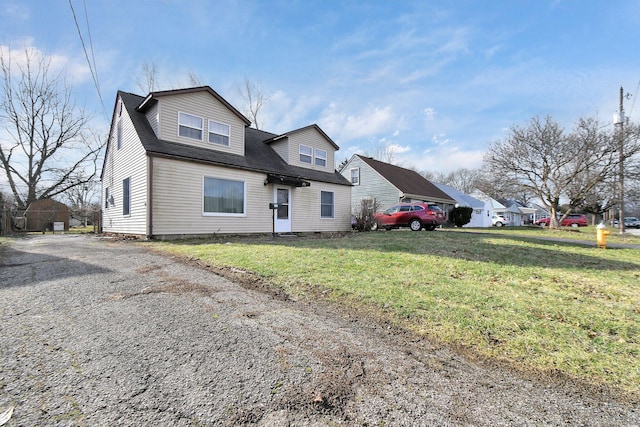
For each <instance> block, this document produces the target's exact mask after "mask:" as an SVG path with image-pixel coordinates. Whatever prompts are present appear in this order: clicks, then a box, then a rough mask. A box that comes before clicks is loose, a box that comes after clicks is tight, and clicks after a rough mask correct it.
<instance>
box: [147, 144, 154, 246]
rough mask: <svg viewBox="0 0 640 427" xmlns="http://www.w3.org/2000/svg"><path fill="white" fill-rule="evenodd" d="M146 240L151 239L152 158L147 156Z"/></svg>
mask: <svg viewBox="0 0 640 427" xmlns="http://www.w3.org/2000/svg"><path fill="white" fill-rule="evenodd" d="M147 163H148V167H147V171H148V172H147V173H148V176H147V239H151V238H152V237H153V156H147Z"/></svg>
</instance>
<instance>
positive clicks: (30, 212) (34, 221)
mask: <svg viewBox="0 0 640 427" xmlns="http://www.w3.org/2000/svg"><path fill="white" fill-rule="evenodd" d="M24 215H25V217H26V224H25V226H26V231H53V230H54V223H57V224H55V225H56V228H55V230H56V231H62V230H60V229H59V228H62V227H61V224H60V223H62V224H64V231H69V208H67V205H65V204H64V203H60V202H56V201H55V200H53V199H41V200H36V201H35V202H33V203H31V204H30V205H29V207H28V208H27V210H26V211H25V213H24Z"/></svg>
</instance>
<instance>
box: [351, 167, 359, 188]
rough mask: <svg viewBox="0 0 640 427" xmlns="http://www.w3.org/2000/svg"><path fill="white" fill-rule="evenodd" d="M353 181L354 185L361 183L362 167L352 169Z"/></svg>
mask: <svg viewBox="0 0 640 427" xmlns="http://www.w3.org/2000/svg"><path fill="white" fill-rule="evenodd" d="M350 172H351V183H352V184H353V185H360V168H353V169H351V171H350Z"/></svg>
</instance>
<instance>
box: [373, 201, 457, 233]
mask: <svg viewBox="0 0 640 427" xmlns="http://www.w3.org/2000/svg"><path fill="white" fill-rule="evenodd" d="M374 220H375V222H374V223H373V227H372V229H373V230H378V229H380V228H385V229H387V230H390V229H392V228H399V227H409V228H410V229H411V230H413V231H420V230H422V229H423V228H425V229H427V230H429V231H431V230H435V228H436V227H437V226H438V225H441V224H444V223H445V217H444V212H443V211H442V209H440V208H439V207H438V205H432V204H427V203H399V204H397V205H393V206H391V207H390V208H389V209H387V210H385V211H384V212H382V213H377V214H375V215H374Z"/></svg>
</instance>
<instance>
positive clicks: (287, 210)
mask: <svg viewBox="0 0 640 427" xmlns="http://www.w3.org/2000/svg"><path fill="white" fill-rule="evenodd" d="M273 202H274V203H277V204H278V209H275V212H274V215H275V219H274V221H275V222H274V231H275V232H276V233H289V232H291V191H290V189H289V187H275V190H274V194H273Z"/></svg>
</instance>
